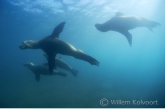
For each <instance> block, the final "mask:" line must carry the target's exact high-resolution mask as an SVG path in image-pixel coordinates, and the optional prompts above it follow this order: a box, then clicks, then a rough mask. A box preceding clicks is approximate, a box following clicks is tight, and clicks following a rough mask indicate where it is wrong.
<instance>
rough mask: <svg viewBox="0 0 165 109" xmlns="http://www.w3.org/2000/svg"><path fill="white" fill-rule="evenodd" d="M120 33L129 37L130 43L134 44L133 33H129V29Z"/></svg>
mask: <svg viewBox="0 0 165 109" xmlns="http://www.w3.org/2000/svg"><path fill="white" fill-rule="evenodd" d="M120 33H121V34H123V35H124V36H125V37H126V38H127V40H128V43H129V45H130V46H132V34H131V33H129V32H128V31H122V32H121V31H120Z"/></svg>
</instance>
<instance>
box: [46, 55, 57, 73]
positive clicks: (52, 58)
mask: <svg viewBox="0 0 165 109" xmlns="http://www.w3.org/2000/svg"><path fill="white" fill-rule="evenodd" d="M55 56H56V55H55V54H49V55H48V65H49V73H50V74H51V75H52V72H53V69H56V65H55Z"/></svg>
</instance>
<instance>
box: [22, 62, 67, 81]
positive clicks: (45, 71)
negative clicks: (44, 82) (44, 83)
mask: <svg viewBox="0 0 165 109" xmlns="http://www.w3.org/2000/svg"><path fill="white" fill-rule="evenodd" d="M24 66H26V67H27V68H28V69H30V70H31V71H32V72H33V73H34V74H35V79H36V81H37V82H39V81H40V75H50V74H49V68H48V67H47V66H44V65H36V64H33V63H26V64H24ZM52 75H60V76H63V77H66V76H67V74H65V73H62V72H60V71H57V70H53V72H52Z"/></svg>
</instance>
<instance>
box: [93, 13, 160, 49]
mask: <svg viewBox="0 0 165 109" xmlns="http://www.w3.org/2000/svg"><path fill="white" fill-rule="evenodd" d="M157 26H160V23H158V22H155V21H151V20H148V19H145V18H143V17H136V16H124V15H123V14H122V13H120V12H117V13H116V16H114V17H112V18H111V19H110V20H108V21H107V22H105V23H103V24H98V23H97V24H95V27H96V29H97V30H99V31H101V32H107V31H110V30H112V31H117V32H119V33H121V34H123V35H124V36H125V37H126V38H127V40H128V42H129V45H130V46H131V45H132V35H131V34H130V33H129V32H128V30H131V29H134V28H136V27H147V28H148V29H150V30H151V31H152V28H155V27H157Z"/></svg>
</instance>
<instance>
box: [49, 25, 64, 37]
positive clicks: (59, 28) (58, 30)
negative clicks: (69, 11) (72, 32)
mask: <svg viewBox="0 0 165 109" xmlns="http://www.w3.org/2000/svg"><path fill="white" fill-rule="evenodd" d="M65 23H66V22H61V23H60V24H58V25H57V26H56V27H55V28H54V30H53V33H52V34H51V35H50V36H49V37H51V38H58V37H59V34H60V33H61V32H62V30H63V28H64V26H65Z"/></svg>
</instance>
